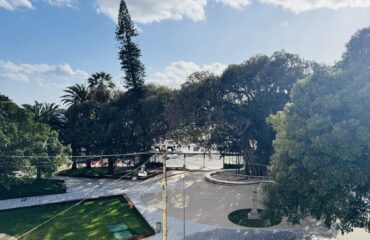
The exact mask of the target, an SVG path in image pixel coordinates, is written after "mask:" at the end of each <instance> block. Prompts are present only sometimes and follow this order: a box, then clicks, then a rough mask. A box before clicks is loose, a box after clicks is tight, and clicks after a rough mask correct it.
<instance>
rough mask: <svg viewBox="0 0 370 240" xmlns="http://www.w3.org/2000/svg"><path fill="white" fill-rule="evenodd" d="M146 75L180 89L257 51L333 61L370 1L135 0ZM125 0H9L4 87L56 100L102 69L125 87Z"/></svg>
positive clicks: (0, 58) (0, 54) (2, 5)
mask: <svg viewBox="0 0 370 240" xmlns="http://www.w3.org/2000/svg"><path fill="white" fill-rule="evenodd" d="M126 2H127V5H128V9H129V11H130V14H131V16H132V18H133V20H134V21H135V24H136V27H137V28H138V30H139V32H140V35H139V36H138V37H137V38H136V39H135V41H136V42H137V43H138V45H139V47H140V48H141V50H142V58H141V60H142V61H143V63H144V65H145V68H146V75H147V77H146V82H153V83H157V84H162V85H167V86H169V87H171V88H179V87H180V86H181V84H182V83H183V82H185V81H186V78H187V76H188V75H190V74H191V73H192V72H195V71H201V70H208V71H211V72H214V73H215V74H221V73H222V71H223V70H224V69H225V68H226V67H227V65H229V64H239V63H242V62H243V61H245V60H247V59H249V58H250V57H252V56H254V55H256V54H266V55H271V54H272V53H273V52H274V51H279V50H285V51H287V52H291V53H296V54H299V55H300V56H301V57H303V58H304V59H306V60H315V61H317V62H320V63H324V64H333V63H335V62H336V61H338V60H339V59H340V58H341V55H342V53H343V52H344V51H345V44H346V42H348V41H349V39H350V38H351V36H352V35H353V34H354V33H355V32H356V31H358V30H359V29H361V28H364V27H368V26H369V25H370V0H126ZM118 5H119V0H0V93H1V94H5V95H7V96H9V97H10V98H11V99H13V100H14V101H15V102H16V103H18V104H24V103H33V102H34V101H35V100H37V101H40V102H56V103H58V104H60V96H61V95H63V89H65V88H66V87H68V86H71V85H73V84H76V83H79V84H81V83H85V82H86V79H87V78H88V77H89V75H91V74H92V73H94V72H98V71H105V72H108V73H110V74H112V75H113V77H114V81H115V82H116V84H117V85H118V86H122V81H121V77H122V72H121V70H120V65H119V62H118V57H117V56H118V55H117V44H116V41H115V34H114V32H115V25H116V18H117V17H116V16H117V14H118Z"/></svg>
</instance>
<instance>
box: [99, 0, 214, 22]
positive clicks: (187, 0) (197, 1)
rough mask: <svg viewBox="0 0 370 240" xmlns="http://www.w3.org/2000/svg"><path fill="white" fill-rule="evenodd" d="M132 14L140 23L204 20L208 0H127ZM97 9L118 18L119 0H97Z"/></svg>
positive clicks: (114, 18)
mask: <svg viewBox="0 0 370 240" xmlns="http://www.w3.org/2000/svg"><path fill="white" fill-rule="evenodd" d="M126 2H127V6H128V8H129V11H130V14H131V16H132V18H133V19H134V21H136V22H138V23H153V22H160V21H163V20H167V19H172V20H181V19H183V18H184V17H186V18H189V19H191V20H193V21H200V20H203V19H204V17H205V12H204V11H205V10H204V8H205V6H206V5H207V0H126ZM96 3H97V11H98V12H99V13H104V14H107V15H108V16H109V17H111V18H112V19H113V20H114V21H116V20H117V16H118V7H119V3H120V1H119V0H96Z"/></svg>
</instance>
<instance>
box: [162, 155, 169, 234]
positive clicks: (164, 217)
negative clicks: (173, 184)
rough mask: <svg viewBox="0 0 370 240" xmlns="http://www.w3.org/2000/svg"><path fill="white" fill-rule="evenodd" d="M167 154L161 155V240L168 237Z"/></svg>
mask: <svg viewBox="0 0 370 240" xmlns="http://www.w3.org/2000/svg"><path fill="white" fill-rule="evenodd" d="M167 159H168V157H167V154H166V153H165V154H164V155H163V186H162V191H163V192H162V202H163V209H162V225H163V227H162V240H167V236H168V229H167V227H168V225H167V224H168V223H167V163H166V162H167Z"/></svg>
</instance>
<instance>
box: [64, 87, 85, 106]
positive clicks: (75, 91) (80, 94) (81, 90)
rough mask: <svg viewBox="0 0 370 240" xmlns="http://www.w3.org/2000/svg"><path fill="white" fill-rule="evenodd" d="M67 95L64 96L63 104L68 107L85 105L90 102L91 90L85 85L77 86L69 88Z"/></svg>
mask: <svg viewBox="0 0 370 240" xmlns="http://www.w3.org/2000/svg"><path fill="white" fill-rule="evenodd" d="M64 92H66V93H67V94H66V95H63V96H62V97H61V98H62V102H63V103H64V104H66V105H67V106H72V105H78V104H83V103H86V102H88V101H89V89H88V88H87V87H86V86H85V85H83V84H81V85H80V84H76V85H73V86H70V87H67V89H66V90H64Z"/></svg>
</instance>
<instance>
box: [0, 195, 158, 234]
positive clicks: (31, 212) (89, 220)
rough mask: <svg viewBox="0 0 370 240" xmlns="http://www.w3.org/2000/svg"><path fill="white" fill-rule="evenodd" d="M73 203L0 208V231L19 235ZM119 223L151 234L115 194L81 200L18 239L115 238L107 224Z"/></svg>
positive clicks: (135, 231)
mask: <svg viewBox="0 0 370 240" xmlns="http://www.w3.org/2000/svg"><path fill="white" fill-rule="evenodd" d="M73 204H75V203H73V202H68V203H58V204H49V205H44V206H36V207H29V208H19V209H15V210H5V211H0V232H2V233H6V234H9V235H11V236H15V237H17V236H20V235H21V234H23V233H25V232H27V231H29V230H30V229H32V228H34V227H35V226H37V225H38V224H40V223H41V222H43V221H45V220H47V219H49V218H50V217H52V216H54V215H55V214H58V213H60V212H61V211H63V210H65V209H67V208H68V207H70V206H71V205H73ZM121 223H123V224H126V225H127V226H128V227H129V230H130V232H131V233H132V234H133V235H135V236H140V235H144V234H150V233H153V229H152V228H151V227H150V226H149V224H148V223H147V222H146V221H145V219H144V218H143V217H142V216H141V214H140V213H139V212H138V211H137V210H136V208H135V207H131V206H130V205H129V204H128V202H127V201H126V200H125V199H124V198H123V197H121V196H118V197H113V198H101V199H96V200H88V201H86V202H82V203H81V204H80V205H77V206H76V207H74V208H72V209H71V210H69V211H67V212H66V213H64V214H62V215H60V216H58V217H56V218H55V219H53V220H52V221H50V222H48V223H47V224H46V225H43V226H42V227H41V228H39V229H37V230H36V231H34V232H32V233H31V234H29V235H28V236H27V238H20V239H28V240H55V239H58V240H63V239H73V240H75V239H76V240H80V239H81V240H82V239H84V240H85V239H91V240H92V239H94V240H95V239H99V240H105V239H114V238H113V234H112V233H109V232H108V230H107V226H108V225H112V224H121Z"/></svg>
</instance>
